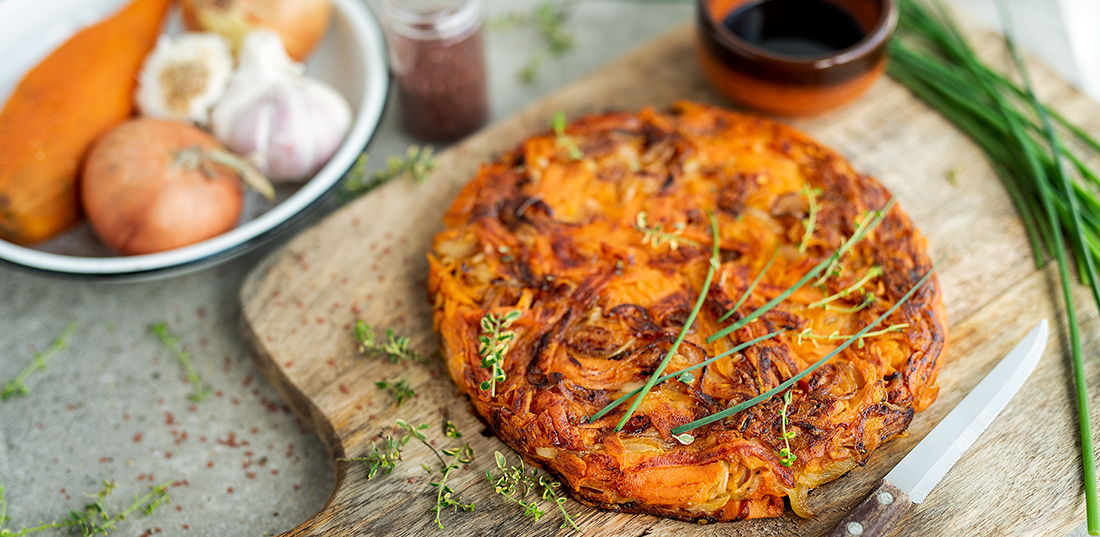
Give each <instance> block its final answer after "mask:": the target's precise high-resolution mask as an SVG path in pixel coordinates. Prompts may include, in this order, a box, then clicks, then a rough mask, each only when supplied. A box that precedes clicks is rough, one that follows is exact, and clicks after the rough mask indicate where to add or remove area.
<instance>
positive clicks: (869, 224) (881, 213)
mask: <svg viewBox="0 0 1100 537" xmlns="http://www.w3.org/2000/svg"><path fill="white" fill-rule="evenodd" d="M896 201H897V200H896V199H895V198H890V201H888V202H886V205H885V206H883V207H882V208H881V209H879V210H877V211H869V212H868V213H867V214H865V215H863V218H862V219H861V220H860V222H859V224H858V225H857V226H856V229H855V231H854V232H853V233H852V236H851V237H849V238H848V240H846V241H844V243H842V244H841V245H840V248H837V249H836V250H835V251H833V253H832V255H830V256H829V257H827V258H825V259H823V260H822V261H821V262H820V263H818V264H817V266H815V267H814V268H812V269H810V271H809V272H807V273H806V275H805V276H803V277H802V279H800V280H798V281H797V282H795V283H794V285H792V286H790V287H789V288H787V290H786V291H783V292H782V293H779V295H778V296H776V297H775V298H773V299H771V300H769V301H768V302H767V303H766V304H764V305H763V306H760V307H759V308H757V309H756V310H754V311H753V312H752V313H750V314H748V315H746V316H745V317H742V318H741V319H740V320H738V321H737V322H735V323H733V324H731V325H728V326H726V327H725V328H723V329H721V330H719V331H717V332H715V333H714V334H711V335H710V337H708V338H707V343H714V342H715V341H717V340H718V339H720V338H723V337H725V336H727V335H728V334H730V333H732V332H734V331H736V330H740V329H741V328H742V327H744V326H745V325H747V324H749V323H751V322H753V321H755V320H756V319H758V318H759V317H760V316H761V315H763V314H765V313H767V312H769V311H771V309H772V308H774V307H775V306H776V305H778V304H779V303H780V302H783V301H784V300H786V299H787V297H789V296H791V295H792V294H794V292H795V291H797V290H799V289H800V288H802V286H803V285H806V283H807V282H809V281H810V280H811V279H813V278H815V277H817V276H818V275H819V274H821V273H822V272H825V275H824V276H822V279H824V278H825V277H827V276H828V275H829V273H830V272H832V271H833V270H834V267H836V266H837V264H838V263H839V261H840V258H841V257H842V256H843V255H844V254H846V253H848V250H851V249H852V247H853V246H855V245H856V243H858V242H859V241H861V240H863V237H865V236H866V235H867V233H869V232H870V231H871V230H872V229H874V228H875V227H876V226H878V224H879V222H882V220H883V219H884V218H885V217H886V214H887V213H889V212H890V209H891V208H892V207H893V206H894V203H896ZM827 267H828V271H827V272H826V268H827Z"/></svg>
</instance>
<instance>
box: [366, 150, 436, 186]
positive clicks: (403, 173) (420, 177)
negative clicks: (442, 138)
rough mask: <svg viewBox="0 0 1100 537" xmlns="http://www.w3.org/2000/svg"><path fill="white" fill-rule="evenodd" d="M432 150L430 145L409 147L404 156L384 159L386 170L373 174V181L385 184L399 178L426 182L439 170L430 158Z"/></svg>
mask: <svg viewBox="0 0 1100 537" xmlns="http://www.w3.org/2000/svg"><path fill="white" fill-rule="evenodd" d="M433 151H434V148H432V146H430V145H426V146H423V147H421V146H418V145H410V146H409V148H408V149H406V150H405V155H404V156H398V155H390V156H388V157H386V169H384V170H379V171H377V172H375V173H374V180H375V181H376V182H378V183H385V182H387V181H391V180H393V179H397V178H399V177H409V178H411V179H412V180H413V181H416V182H417V183H423V182H425V181H427V180H428V177H429V176H431V174H432V172H433V171H435V170H437V169H439V163H438V162H436V161H435V158H434V157H433V156H432V152H433Z"/></svg>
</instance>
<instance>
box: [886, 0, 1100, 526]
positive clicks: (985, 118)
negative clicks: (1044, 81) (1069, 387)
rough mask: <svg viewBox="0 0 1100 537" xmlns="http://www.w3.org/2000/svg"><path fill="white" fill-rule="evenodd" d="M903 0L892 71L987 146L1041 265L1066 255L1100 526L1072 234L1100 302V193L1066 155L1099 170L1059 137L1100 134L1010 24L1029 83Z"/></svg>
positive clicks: (1093, 520) (1090, 142) (1086, 465)
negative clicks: (1039, 68)
mask: <svg viewBox="0 0 1100 537" xmlns="http://www.w3.org/2000/svg"><path fill="white" fill-rule="evenodd" d="M899 7H900V8H901V16H900V18H899V26H898V29H899V31H898V36H897V37H896V38H895V39H894V40H893V42H892V43H891V46H890V51H891V54H892V56H893V60H892V62H891V64H890V67H889V73H890V75H891V76H893V77H894V78H895V79H896V80H898V81H899V82H901V83H902V84H904V85H905V86H906V87H908V88H909V89H910V90H911V91H913V93H914V94H916V95H917V96H918V97H920V98H922V99H923V100H925V101H926V102H927V103H928V104H930V105H931V106H932V107H934V108H936V109H937V110H939V111H940V113H942V114H943V115H944V116H945V117H946V118H947V119H949V120H950V121H952V122H953V123H955V125H956V126H958V127H959V128H960V129H961V130H962V131H963V132H965V133H966V134H967V135H968V136H970V138H971V139H973V140H974V142H975V143H977V144H978V146H979V147H981V149H982V150H983V151H984V152H985V153H986V155H987V157H988V158H989V160H990V163H991V164H992V166H993V169H994V171H995V172H996V173H997V176H998V177H999V178H1000V179H1001V182H1002V183H1003V184H1004V186H1005V190H1006V191H1007V192H1008V194H1009V196H1010V197H1011V198H1012V201H1013V202H1014V203H1015V205H1016V207H1017V209H1018V210H1019V212H1020V216H1021V219H1022V221H1023V223H1024V227H1025V229H1026V230H1027V234H1028V240H1029V241H1030V243H1031V246H1032V250H1033V253H1034V256H1035V262H1036V265H1037V266H1039V267H1041V266H1042V265H1043V264H1044V263H1045V262H1046V259H1048V258H1049V257H1053V258H1054V260H1055V261H1056V262H1057V264H1058V274H1059V277H1060V280H1061V290H1062V294H1063V296H1064V300H1065V304H1066V321H1067V324H1068V325H1069V335H1070V347H1071V351H1072V361H1073V371H1074V383H1075V387H1076V396H1077V410H1078V419H1079V424H1080V437H1081V448H1082V451H1083V453H1082V455H1083V468H1082V473H1083V478H1084V487H1085V504H1086V511H1087V523H1088V531H1089V533H1090V534H1091V535H1100V508H1098V505H1097V503H1098V502H1097V488H1096V468H1095V461H1096V457H1095V453H1094V450H1093V442H1092V431H1091V426H1090V421H1089V408H1088V393H1087V385H1086V379H1085V373H1084V357H1083V351H1082V346H1081V335H1080V323H1079V322H1078V319H1077V312H1076V308H1075V305H1074V301H1073V294H1072V281H1071V274H1070V269H1071V264H1070V262H1071V260H1070V259H1068V258H1067V254H1066V246H1067V244H1066V243H1067V237H1068V242H1069V245H1070V246H1072V247H1073V248H1072V252H1073V253H1074V257H1073V259H1072V262H1073V265H1072V268H1076V269H1077V271H1078V275H1079V277H1080V279H1081V280H1082V281H1083V282H1085V283H1087V284H1088V285H1089V287H1090V289H1091V291H1092V296H1093V299H1094V301H1095V302H1096V305H1097V307H1098V308H1100V281H1098V278H1097V273H1096V261H1097V258H1098V257H1100V200H1098V199H1097V198H1096V197H1095V196H1094V195H1093V194H1092V193H1091V192H1090V191H1089V190H1086V189H1085V188H1083V187H1082V186H1081V185H1079V184H1077V182H1075V181H1074V179H1073V178H1072V177H1071V176H1070V173H1069V170H1068V169H1067V166H1066V164H1065V160H1068V161H1069V162H1070V163H1072V164H1073V170H1075V171H1076V172H1077V174H1078V175H1079V177H1080V178H1081V180H1083V181H1086V182H1089V183H1091V184H1092V185H1093V186H1094V187H1095V186H1100V178H1098V176H1097V174H1096V173H1094V172H1093V171H1092V170H1090V169H1089V168H1088V166H1087V165H1085V164H1084V159H1083V158H1081V157H1080V156H1078V155H1077V154H1075V153H1074V151H1072V150H1071V149H1070V148H1069V147H1067V146H1066V145H1065V144H1063V143H1062V142H1061V141H1060V139H1059V134H1058V132H1057V130H1056V128H1055V123H1057V124H1058V125H1059V126H1060V127H1061V128H1062V129H1064V131H1068V133H1069V134H1070V135H1071V136H1073V137H1074V138H1076V139H1077V140H1078V141H1080V142H1081V143H1082V144H1083V145H1084V146H1085V147H1086V148H1087V149H1088V150H1089V151H1092V152H1093V153H1097V154H1100V143H1097V141H1096V140H1095V139H1093V138H1092V137H1091V136H1089V135H1088V134H1087V133H1085V132H1084V131H1083V130H1082V129H1080V128H1079V127H1077V126H1075V125H1073V124H1072V123H1071V122H1070V121H1068V120H1067V119H1066V118H1065V117H1063V116H1061V115H1059V114H1057V113H1056V112H1054V111H1053V110H1051V109H1050V108H1049V107H1047V106H1046V105H1044V104H1042V103H1041V102H1040V101H1039V99H1038V97H1037V96H1036V94H1035V91H1034V89H1033V87H1032V84H1031V77H1030V74H1029V73H1028V71H1027V67H1026V65H1025V64H1024V62H1023V60H1022V59H1021V58H1020V54H1019V52H1018V51H1017V50H1016V46H1015V43H1014V42H1013V40H1012V37H1011V35H1010V34H1011V32H1010V31H1009V32H1006V34H1007V35H1006V38H1005V41H1006V44H1007V46H1008V49H1009V52H1010V53H1011V54H1012V57H1013V59H1014V60H1015V65H1016V69H1017V70H1018V71H1019V73H1020V76H1021V79H1022V81H1023V87H1019V86H1017V85H1016V84H1014V83H1013V82H1012V81H1010V80H1009V79H1008V77H1007V76H1005V75H1003V74H1000V73H998V72H996V71H994V70H992V69H991V68H989V67H988V66H986V65H985V64H983V63H982V62H981V60H980V59H979V58H978V57H977V55H976V54H975V53H974V51H973V50H972V49H971V48H970V46H969V45H968V44H967V43H966V41H965V39H963V37H962V34H961V32H960V31H959V30H958V28H957V27H956V26H955V24H954V22H953V21H952V20H951V18H950V17H949V16H948V15H947V14H946V12H945V10H944V9H943V7H942V6H939V5H935V7H933V8H929V7H927V5H926V3H924V2H919V1H917V0H901V1H900V2H899ZM998 8H999V9H1000V11H1001V15H1002V19H1003V20H1004V21H1005V25H1004V26H1005V28H1010V24H1009V23H1008V21H1007V12H1006V11H1005V9H1004V6H1003V2H998ZM1064 159H1065V160H1064Z"/></svg>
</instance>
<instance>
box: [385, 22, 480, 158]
mask: <svg viewBox="0 0 1100 537" xmlns="http://www.w3.org/2000/svg"><path fill="white" fill-rule="evenodd" d="M382 14H383V20H384V23H385V26H386V39H387V41H388V44H389V50H390V64H391V68H392V69H393V74H394V78H395V79H396V81H397V96H398V100H399V102H400V106H401V110H402V112H403V122H404V126H405V130H407V131H408V132H409V133H410V134H412V135H414V136H416V137H418V138H421V139H423V140H426V141H432V142H449V141H453V140H456V139H458V138H461V137H462V136H464V135H466V134H469V133H470V132H473V131H474V130H476V129H477V128H478V127H480V126H482V125H484V124H485V121H486V120H487V119H488V117H489V102H488V91H487V83H486V77H485V51H484V46H483V44H482V37H481V26H482V19H483V17H482V14H481V2H480V0H384V1H383V3H382Z"/></svg>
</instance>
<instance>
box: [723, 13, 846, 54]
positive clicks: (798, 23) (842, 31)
mask: <svg viewBox="0 0 1100 537" xmlns="http://www.w3.org/2000/svg"><path fill="white" fill-rule="evenodd" d="M725 25H726V28H729V29H730V31H732V32H733V33H735V34H737V35H738V36H740V37H741V38H742V39H744V40H746V41H748V42H750V43H752V44H754V45H756V46H759V47H761V48H765V49H768V50H770V51H772V52H778V53H780V54H789V55H792V56H820V55H824V54H832V53H835V52H837V51H840V50H843V49H846V48H848V47H850V46H852V45H854V44H856V43H858V42H859V40H860V39H863V36H864V35H866V32H865V31H864V30H863V27H861V26H860V25H859V23H858V22H856V20H855V19H854V18H853V17H852V16H851V15H850V14H849V13H848V12H847V11H845V10H844V9H842V8H840V7H838V6H835V5H833V4H831V3H829V2H827V1H823V0H764V1H761V2H753V3H749V4H746V5H744V6H743V7H741V8H739V9H737V10H736V11H734V12H733V13H731V14H730V16H729V17H727V18H726V21H725Z"/></svg>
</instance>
